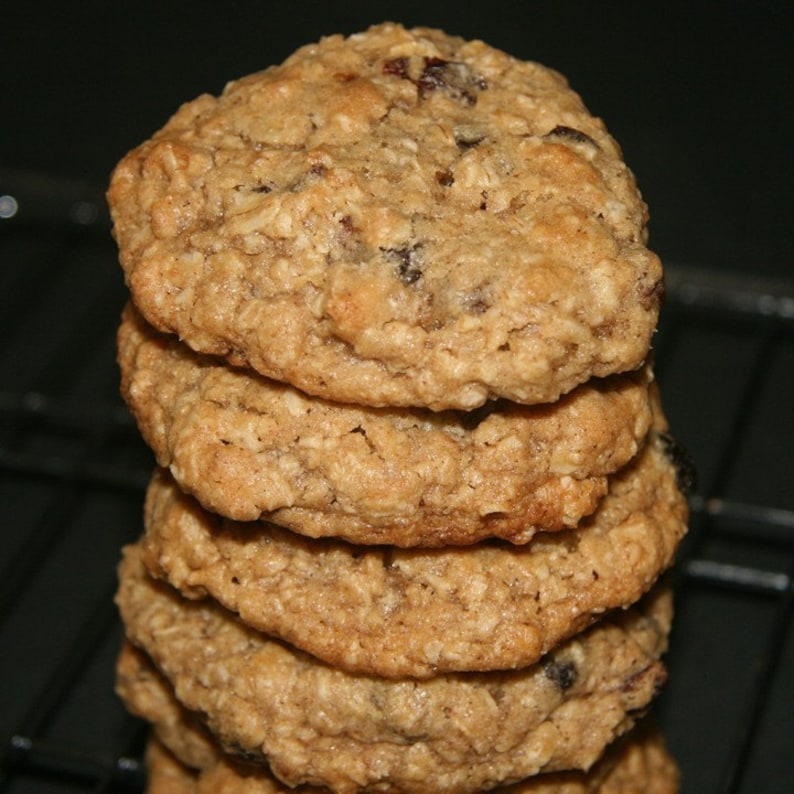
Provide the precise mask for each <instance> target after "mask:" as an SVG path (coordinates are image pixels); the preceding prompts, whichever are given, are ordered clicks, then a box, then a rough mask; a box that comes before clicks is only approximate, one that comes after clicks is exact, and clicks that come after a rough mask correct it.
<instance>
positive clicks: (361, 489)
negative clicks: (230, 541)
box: [118, 306, 653, 547]
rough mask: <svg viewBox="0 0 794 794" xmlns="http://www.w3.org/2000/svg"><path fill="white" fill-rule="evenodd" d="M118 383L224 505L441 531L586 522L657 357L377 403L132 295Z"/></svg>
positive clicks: (251, 512)
mask: <svg viewBox="0 0 794 794" xmlns="http://www.w3.org/2000/svg"><path fill="white" fill-rule="evenodd" d="M118 359H119V365H120V369H121V373H122V383H121V391H122V394H123V395H124V398H125V400H126V401H127V403H128V405H129V406H130V408H131V410H132V412H133V413H134V415H135V416H136V418H137V421H138V425H139V427H140V429H141V432H142V434H143V436H144V438H145V439H146V440H147V442H148V443H149V444H150V446H151V447H152V448H153V449H154V451H155V453H156V455H157V459H158V461H159V462H160V464H161V465H163V466H167V467H169V468H170V470H171V472H172V474H173V475H174V477H175V478H176V480H177V481H178V483H179V485H180V487H182V488H183V489H184V490H186V491H188V492H189V493H192V494H193V495H194V496H196V498H197V499H198V500H199V501H200V502H201V503H202V504H203V505H204V506H205V507H206V508H207V509H208V510H211V511H212V512H215V513H219V514H221V515H224V516H227V517H229V518H233V519H236V520H241V521H252V520H255V519H260V518H264V519H269V520H270V521H272V522H274V523H276V524H279V525H281V526H286V527H289V528H290V529H292V530H294V531H296V532H299V533H301V534H305V535H309V536H312V537H325V536H335V537H341V538H344V539H346V540H348V541H351V542H353V543H364V544H376V543H382V544H389V545H396V546H425V547H429V546H442V545H451V544H455V545H457V544H465V543H473V542H475V541H478V540H480V539H482V538H486V537H502V538H505V539H507V540H509V541H511V542H513V543H526V542H527V541H529V540H530V539H531V538H532V536H533V535H534V533H535V532H536V531H537V530H558V529H562V528H564V527H572V526H575V525H576V524H577V523H578V522H579V520H580V519H581V518H582V517H583V516H585V515H589V514H590V513H592V512H593V511H594V510H595V508H596V506H597V505H598V502H599V500H600V499H601V497H603V495H604V493H605V492H606V490H607V477H608V475H609V474H611V473H612V472H614V471H616V470H617V469H619V468H620V467H622V466H623V465H625V464H626V463H627V462H628V461H629V460H630V459H631V458H633V457H634V455H635V454H636V453H637V451H638V449H639V447H640V445H641V444H642V441H643V439H644V438H645V436H646V434H647V432H648V429H649V427H650V424H651V420H652V408H651V390H652V378H653V376H652V373H651V371H650V369H649V368H648V367H646V368H643V369H642V370H641V371H639V372H635V373H632V374H627V375H615V376H612V377H611V378H607V379H603V380H593V381H590V382H588V383H587V384H585V385H582V386H579V387H578V388H577V389H575V390H574V391H573V392H571V393H569V394H568V395H566V396H565V397H563V398H562V399H561V400H560V401H558V402H557V403H554V404H553V405H551V406H546V405H542V406H521V405H517V404H515V403H506V402H496V403H492V404H491V405H489V407H488V409H487V410H485V409H484V408H483V409H481V410H479V411H477V412H474V413H471V412H460V411H447V412H441V413H434V412H430V411H428V410H426V409H410V408H393V409H379V408H366V407H359V406H354V405H346V404H341V403H332V402H328V401H326V400H322V399H320V398H316V397H309V396H306V395H304V394H302V393H300V392H298V391H296V390H295V389H294V388H291V387H289V386H286V385H284V384H282V383H278V382H276V381H272V380H268V379H266V378H263V377H261V376H257V375H255V374H254V373H251V372H249V371H244V370H239V369H232V368H230V367H228V366H224V365H223V364H222V363H221V362H219V361H218V360H217V359H213V358H208V357H206V356H200V355H196V354H194V353H192V351H190V349H189V348H187V347H186V346H184V345H182V344H180V343H179V342H178V341H177V340H176V339H174V338H172V337H170V336H166V335H163V334H160V333H158V332H156V331H154V330H153V329H152V328H151V326H147V324H146V323H145V322H144V321H143V320H142V319H141V317H140V315H139V314H138V313H137V312H135V310H134V309H133V307H132V306H128V307H127V309H126V310H125V312H124V316H123V319H122V323H121V326H120V328H119V332H118Z"/></svg>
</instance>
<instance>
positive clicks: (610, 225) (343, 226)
mask: <svg viewBox="0 0 794 794" xmlns="http://www.w3.org/2000/svg"><path fill="white" fill-rule="evenodd" d="M108 200H109V204H110V208H111V213H112V216H113V223H114V234H115V237H116V240H117V241H118V245H119V251H120V261H121V264H122V267H123V269H124V272H125V275H126V280H127V283H128V285H129V287H130V290H131V292H132V295H133V299H134V301H135V303H136V305H137V306H138V307H139V309H140V310H141V312H142V313H143V314H144V316H145V317H146V318H147V320H148V321H149V322H150V323H152V324H153V325H155V326H156V327H157V328H159V329H160V330H162V331H166V332H170V333H174V334H176V335H178V336H179V337H180V338H181V339H182V340H184V342H185V343H186V344H188V345H189V346H191V347H192V348H193V349H195V350H197V351H200V352H205V353H210V354H214V355H219V356H224V357H226V358H227V359H228V360H229V361H230V362H232V363H233V364H236V365H241V366H245V367H249V368H252V369H254V370H256V371H258V372H259V373H261V374H263V375H265V376H267V377H271V378H274V379H276V380H280V381H284V382H288V383H291V384H293V385H294V386H296V387H297V388H299V389H301V390H302V391H304V392H307V393H310V394H313V395H317V396H321V397H325V398H328V399H332V400H337V401H342V402H349V403H357V404H366V405H373V406H386V405H391V406H424V407H429V408H431V409H433V410H442V409H446V408H455V409H473V408H476V407H477V406H479V405H481V404H483V403H484V402H486V401H487V400H489V399H492V398H497V397H503V398H506V399H509V400H513V401H516V402H521V403H528V404H531V403H539V402H551V401H553V400H555V399H557V398H558V397H559V396H560V395H561V394H564V393H567V392H568V391H570V390H571V389H573V388H574V387H576V386H577V385H578V384H581V383H583V382H585V381H586V380H588V379H589V378H591V377H593V376H596V377H603V376H607V375H610V374H613V373H616V372H622V371H628V370H632V369H635V368H637V367H639V366H640V365H641V364H642V363H643V361H644V360H645V357H646V355H647V352H648V349H649V346H650V340H651V335H652V333H653V329H654V327H655V325H656V321H657V316H658V309H659V302H660V298H661V295H662V292H663V289H662V273H661V265H660V263H659V260H658V258H657V257H656V256H655V255H654V254H653V253H651V252H650V251H649V250H648V248H647V244H646V243H647V230H646V224H647V211H646V206H645V204H644V202H643V201H642V198H641V196H640V194H639V192H638V190H637V187H636V185H635V181H634V178H633V176H632V174H631V173H630V171H629V170H628V168H627V167H626V165H625V163H624V162H623V160H622V156H621V153H620V150H619V148H618V146H617V144H616V143H615V141H614V140H613V139H612V138H611V137H610V135H609V133H608V132H607V130H606V128H605V126H604V124H603V123H602V122H601V121H600V120H599V119H597V118H594V117H593V116H592V115H591V114H590V113H589V112H588V111H587V109H586V108H585V106H584V105H583V104H582V101H581V99H580V98H579V96H578V95H577V94H576V93H574V92H573V91H572V90H571V89H570V88H569V86H568V85H567V83H566V82H565V80H564V79H563V78H562V77H561V76H560V75H559V74H557V73H556V72H554V71H552V70H550V69H547V68H545V67H543V66H541V65H539V64H536V63H531V62H523V61H519V60H517V59H515V58H512V57H510V56H508V55H507V54H505V53H503V52H500V51H499V50H496V49H494V48H492V47H489V46H488V45H486V44H484V43H483V42H480V41H464V40H462V39H459V38H456V37H453V36H448V35H446V34H444V33H442V32H440V31H437V30H430V29H416V30H406V29H404V28H403V27H401V26H399V25H395V24H383V25H378V26H375V27H373V28H371V29H369V30H367V31H365V32H363V33H360V34H356V35H353V36H350V37H347V38H344V37H342V36H331V37H328V38H325V39H322V40H321V41H320V42H318V43H316V44H312V45H309V46H306V47H303V48H301V49H300V50H298V51H297V52H296V53H295V54H294V55H292V56H291V57H290V58H288V59H287V60H286V61H285V62H284V63H283V64H281V65H279V66H274V67H271V68H269V69H266V70H265V71H263V72H260V73H257V74H254V75H250V76H248V77H245V78H242V79H240V80H237V81H235V82H233V83H230V84H229V85H228V86H227V87H226V89H225V90H224V91H223V93H222V94H221V96H219V97H211V96H208V95H204V96H201V97H199V98H197V99H196V100H194V101H193V102H190V103H188V104H186V105H184V106H183V107H182V108H180V109H179V110H178V112H177V113H176V114H175V115H174V116H173V117H172V118H171V119H170V121H169V122H168V123H167V124H166V125H165V126H164V127H163V128H162V129H161V130H160V131H158V132H157V133H156V134H155V135H153V137H152V138H151V139H150V140H149V141H147V142H145V143H143V144H142V145H140V146H139V147H138V148H136V149H135V150H134V151H132V152H130V153H129V154H128V155H127V156H126V157H125V158H124V159H123V160H122V161H121V162H120V163H119V165H118V166H117V168H116V169H115V171H114V174H113V177H112V181H111V185H110V188H109V192H108Z"/></svg>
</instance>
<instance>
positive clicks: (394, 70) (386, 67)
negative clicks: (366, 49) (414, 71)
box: [382, 58, 410, 80]
mask: <svg viewBox="0 0 794 794" xmlns="http://www.w3.org/2000/svg"><path fill="white" fill-rule="evenodd" d="M382 71H383V74H391V75H394V76H395V77H401V78H402V79H403V80H409V79H410V77H409V76H408V59H407V58H391V59H390V60H388V61H384V63H383V69H382Z"/></svg>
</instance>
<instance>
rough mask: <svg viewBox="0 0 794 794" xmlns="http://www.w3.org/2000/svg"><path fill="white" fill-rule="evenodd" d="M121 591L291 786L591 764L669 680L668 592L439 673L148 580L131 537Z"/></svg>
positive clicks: (434, 779)
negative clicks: (322, 654)
mask: <svg viewBox="0 0 794 794" xmlns="http://www.w3.org/2000/svg"><path fill="white" fill-rule="evenodd" d="M117 603H118V604H119V608H120V610H121V614H122V618H123V621H124V625H125V628H126V632H127V636H128V638H129V639H130V641H131V642H132V643H134V644H135V645H137V646H139V647H141V648H143V649H144V650H145V651H146V652H147V653H148V654H149V656H150V657H151V658H152V660H153V662H154V663H155V665H156V666H157V668H158V669H159V670H160V671H161V672H162V673H163V674H164V675H165V677H166V678H167V679H168V680H169V681H170V683H171V685H172V686H173V688H174V692H175V694H176V697H177V699H178V701H179V702H180V703H181V704H182V705H183V706H184V707H185V708H187V709H189V710H192V711H195V712H197V713H201V714H203V715H204V719H205V721H206V724H207V726H208V728H209V729H210V731H211V732H212V734H213V735H214V736H216V738H217V739H218V740H219V742H220V744H221V745H222V746H223V748H224V750H225V751H227V752H233V753H239V754H242V755H244V756H245V757H246V758H247V759H249V760H256V759H259V762H260V763H267V764H268V765H269V767H270V769H271V770H272V771H273V773H274V774H275V775H276V777H278V778H279V779H281V780H283V781H284V782H286V783H288V784H289V785H300V784H310V785H322V786H327V787H329V788H331V789H332V790H334V791H336V792H340V794H352V792H355V791H357V790H360V789H362V788H366V787H367V786H369V787H371V788H372V789H373V790H377V787H378V786H380V787H383V788H386V790H389V789H394V790H398V791H402V792H404V793H405V794H422V793H424V792H426V793H427V794H431V792H432V793H433V794H443V792H450V793H451V792H456V794H466V792H475V791H479V790H481V789H488V788H494V787H496V786H497V785H501V784H506V783H513V782H518V781H519V780H522V779H524V778H526V777H529V776H531V775H534V774H537V773H539V772H542V771H557V770H562V769H572V768H582V769H587V768H589V767H590V766H591V765H592V764H593V763H595V761H596V760H597V758H598V757H599V756H600V755H601V754H602V752H603V750H604V748H605V747H606V746H607V745H608V744H609V743H610V742H611V741H612V740H613V739H615V738H617V737H618V736H620V735H622V734H623V733H625V732H626V731H627V730H628V729H629V728H630V727H631V726H632V725H633V724H634V722H635V720H636V718H637V716H638V715H639V714H641V713H642V712H643V711H644V709H645V708H646V707H647V706H648V704H649V703H650V702H651V701H652V700H653V699H654V697H655V696H656V695H657V694H658V693H659V690H660V688H661V686H662V685H663V683H664V682H665V680H666V675H667V674H666V671H665V668H664V665H663V664H662V662H661V661H660V656H661V655H662V654H663V653H664V651H665V649H666V647H667V636H668V632H669V628H670V621H671V617H672V609H671V598H670V594H669V592H668V591H665V590H659V591H654V592H653V593H651V594H650V595H649V597H648V599H646V600H645V601H644V602H643V604H642V605H637V606H634V607H632V608H630V609H628V610H626V611H620V610H619V611H617V612H615V613H613V614H612V615H611V616H610V617H608V618H604V619H603V620H602V621H600V622H599V623H597V624H596V625H595V626H594V627H592V628H591V629H589V630H588V631H586V632H584V633H582V634H579V635H577V636H576V637H575V638H572V639H570V640H568V641H566V642H565V643H563V644H561V645H559V646H557V647H556V648H555V649H554V651H552V652H551V653H550V654H549V655H548V656H547V657H545V658H544V660H543V662H542V663H539V664H537V665H533V666H531V667H528V668H525V669H523V670H519V671H515V672H511V673H478V674H468V675H463V674H456V675H449V676H436V677H435V678H432V679H429V680H427V681H416V680H411V679H401V680H387V679H383V678H376V677H371V676H362V675H350V674H347V673H345V672H343V671H341V670H338V669H336V668H333V667H329V666H327V665H325V664H322V663H320V662H318V661H317V660H315V659H314V658H312V657H310V656H308V655H306V654H303V653H302V652H299V651H297V650H295V649H293V648H291V647H290V646H288V645H286V644H283V643H281V642H278V641H274V640H271V639H268V638H267V636H266V635H263V634H261V633H260V632H257V631H255V630H254V629H251V628H250V627H246V626H244V625H243V624H242V623H240V622H239V621H237V620H235V619H234V618H233V617H232V615H231V613H229V612H226V611H225V610H223V609H221V608H220V607H218V606H217V605H215V604H213V603H210V602H207V601H204V602H192V601H188V600H186V599H184V598H182V597H180V596H179V595H178V593H177V592H176V591H174V590H172V589H170V588H168V587H167V586H165V585H164V584H162V583H160V582H156V581H154V580H152V579H151V578H150V577H148V576H146V574H145V572H144V569H143V565H142V563H141V561H140V552H139V550H138V549H137V548H136V547H127V549H126V551H125V557H124V560H123V562H122V565H121V568H120V587H119V592H118V596H117Z"/></svg>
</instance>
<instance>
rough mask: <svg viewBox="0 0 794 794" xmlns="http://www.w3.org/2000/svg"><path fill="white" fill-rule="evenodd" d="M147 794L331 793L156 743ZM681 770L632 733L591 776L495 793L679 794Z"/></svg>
mask: <svg viewBox="0 0 794 794" xmlns="http://www.w3.org/2000/svg"><path fill="white" fill-rule="evenodd" d="M146 761H147V769H148V772H149V784H148V787H147V789H146V794H292V793H293V792H294V794H328V789H322V788H316V787H314V786H298V787H297V788H291V787H289V786H286V785H284V784H282V783H280V782H279V781H278V780H276V779H275V778H274V777H273V776H272V775H270V774H269V773H268V772H267V771H266V770H262V769H261V768H259V769H257V768H254V767H252V766H249V765H246V764H242V763H238V762H236V761H235V760H234V759H232V758H230V757H228V756H224V757H222V758H221V759H220V760H219V762H218V763H217V765H215V766H213V767H210V768H208V769H202V770H198V769H193V768H191V767H189V766H186V765H185V764H183V763H181V762H180V761H179V760H177V758H176V757H175V756H174V755H173V754H172V753H171V752H169V751H168V749H166V748H165V747H164V746H163V745H162V744H161V743H160V742H158V741H157V740H156V739H152V740H150V742H149V744H148V745H147V750H146ZM678 778H679V776H678V768H677V766H676V763H675V761H674V759H673V758H672V757H671V756H670V754H669V753H668V751H667V748H666V747H665V743H664V740H663V738H662V737H661V735H660V734H659V733H658V732H650V731H645V730H642V731H637V730H636V729H635V730H632V732H631V734H629V735H628V736H626V737H625V739H622V740H619V741H618V742H616V743H615V745H614V746H613V747H610V748H608V750H607V752H606V753H605V755H604V757H603V758H601V759H599V760H598V762H597V763H596V765H595V766H594V767H593V768H592V769H591V770H590V771H588V772H552V773H550V774H545V775H537V776H535V777H533V778H529V779H527V780H525V781H522V782H521V783H517V784H516V785H514V786H506V787H499V788H496V789H491V790H492V791H493V792H494V794H677V793H678V790H679V786H678Z"/></svg>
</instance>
